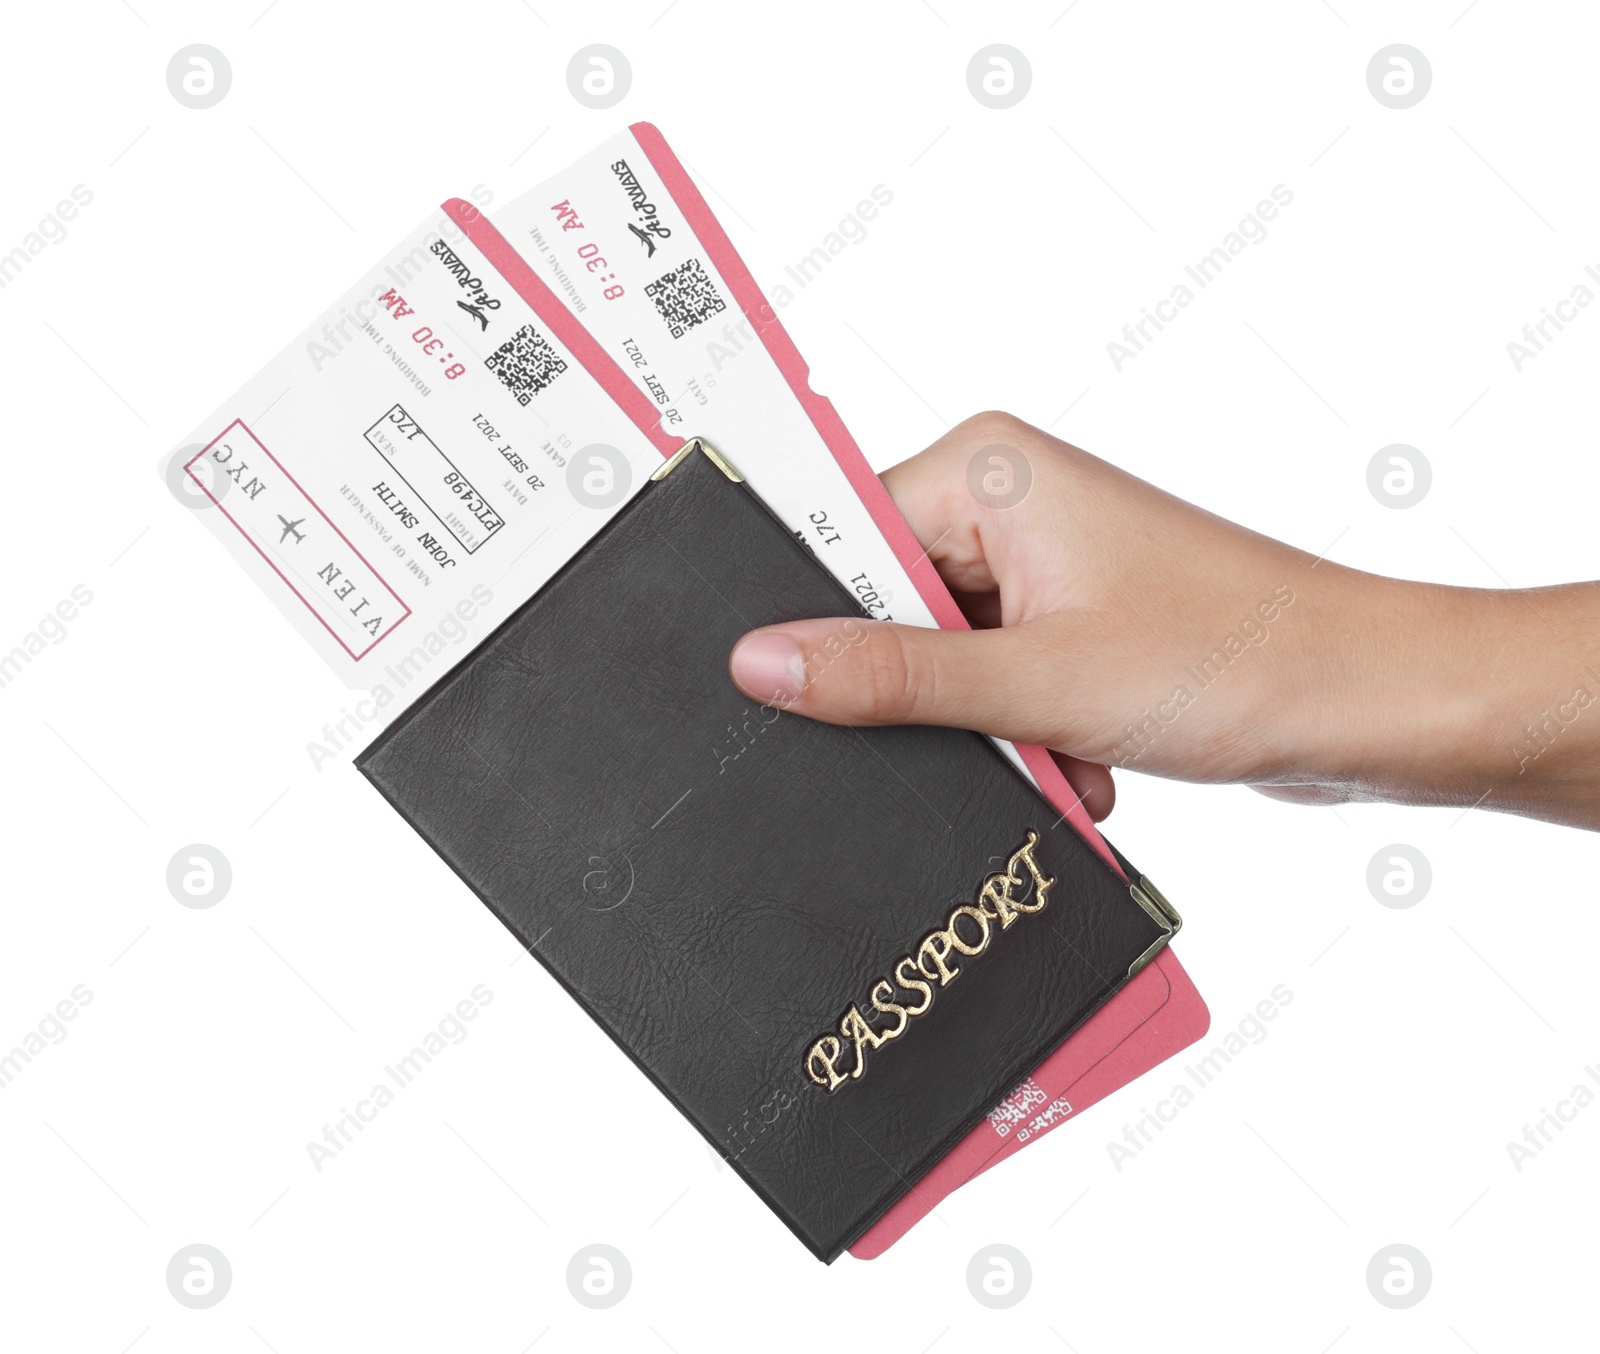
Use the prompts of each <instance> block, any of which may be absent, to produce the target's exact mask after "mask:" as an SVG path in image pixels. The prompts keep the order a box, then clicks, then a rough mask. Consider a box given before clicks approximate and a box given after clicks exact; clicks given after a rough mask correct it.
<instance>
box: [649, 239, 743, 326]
mask: <svg viewBox="0 0 1600 1354" xmlns="http://www.w3.org/2000/svg"><path fill="white" fill-rule="evenodd" d="M644 294H645V295H646V296H648V297H649V298H650V299H651V300H652V301H654V302H655V303H656V311H657V313H658V314H659V315H660V316H661V318H662V319H663V320H665V321H666V322H667V330H668V332H669V333H670V334H671V335H672V337H673V338H682V337H683V336H684V335H685V334H686V333H688V331H689V330H691V329H693V328H694V327H695V325H697V324H701V323H703V322H704V321H706V320H709V319H710V318H711V317H712V316H713V315H717V314H720V313H721V312H722V311H724V310H726V309H727V308H728V303H727V302H726V301H724V300H723V299H722V297H721V296H719V295H718V294H717V288H716V284H715V283H714V282H712V280H711V274H710V273H708V272H706V269H705V265H704V264H703V263H701V262H700V260H699V259H690V260H689V261H688V262H687V263H684V264H681V265H679V266H678V267H676V268H674V269H673V270H672V271H671V272H670V273H668V274H666V276H664V277H658V278H657V279H656V280H655V281H654V282H652V283H650V284H649V285H648V286H646V287H645V289H644Z"/></svg>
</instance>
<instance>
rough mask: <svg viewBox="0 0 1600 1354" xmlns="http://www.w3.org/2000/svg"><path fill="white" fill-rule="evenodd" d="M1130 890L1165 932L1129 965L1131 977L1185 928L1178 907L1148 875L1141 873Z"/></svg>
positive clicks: (1137, 901)
mask: <svg viewBox="0 0 1600 1354" xmlns="http://www.w3.org/2000/svg"><path fill="white" fill-rule="evenodd" d="M1128 892H1129V894H1130V895H1132V897H1133V901H1134V902H1136V903H1138V904H1139V906H1140V907H1141V908H1142V909H1144V912H1145V914H1146V915H1147V916H1148V917H1149V918H1150V920H1151V921H1153V922H1155V924H1156V925H1157V926H1159V927H1161V928H1162V932H1163V934H1161V935H1159V936H1157V937H1156V939H1155V940H1154V942H1152V944H1151V945H1150V948H1149V949H1147V950H1146V951H1145V952H1144V953H1143V954H1141V955H1140V956H1139V957H1138V958H1137V959H1135V960H1134V961H1133V963H1131V964H1129V965H1128V977H1130V978H1131V977H1133V976H1134V975H1135V974H1136V973H1138V972H1139V970H1140V969H1142V968H1143V967H1144V966H1145V965H1146V964H1148V963H1149V962H1150V961H1151V960H1152V959H1154V958H1155V957H1156V956H1157V955H1158V954H1160V953H1161V951H1162V950H1163V949H1165V948H1166V946H1167V944H1168V942H1169V941H1171V939H1172V938H1173V936H1175V935H1177V934H1178V932H1179V931H1181V930H1182V929H1183V918H1182V917H1180V916H1179V915H1178V909H1177V908H1175V907H1173V905H1172V904H1171V903H1170V902H1168V901H1167V897H1166V895H1165V894H1164V893H1162V892H1161V890H1160V889H1158V888H1157V887H1156V886H1155V885H1154V884H1152V883H1151V882H1150V878H1149V876H1148V875H1140V876H1139V882H1138V883H1137V884H1129V885H1128Z"/></svg>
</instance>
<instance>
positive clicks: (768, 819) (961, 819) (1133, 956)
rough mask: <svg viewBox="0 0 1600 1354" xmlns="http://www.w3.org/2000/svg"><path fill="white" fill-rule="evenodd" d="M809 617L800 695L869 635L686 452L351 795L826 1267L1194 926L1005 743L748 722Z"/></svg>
mask: <svg viewBox="0 0 1600 1354" xmlns="http://www.w3.org/2000/svg"><path fill="white" fill-rule="evenodd" d="M816 616H839V617H841V618H842V619H841V620H840V622H839V624H838V626H837V628H836V631H835V633H834V634H833V635H831V636H830V637H829V638H828V640H826V641H825V642H823V643H821V644H819V645H818V646H817V648H816V650H815V651H814V652H813V653H811V654H809V655H807V656H806V673H805V680H807V681H809V680H813V679H814V678H815V677H816V676H818V675H820V674H821V673H822V672H824V671H825V670H826V669H827V668H828V667H829V666H831V665H832V664H835V663H840V664H848V663H849V662H850V661H851V659H852V657H853V656H854V655H853V648H854V646H855V645H858V644H859V643H860V642H861V639H862V638H863V637H864V635H865V634H866V627H867V626H868V625H869V624H870V623H871V622H870V620H869V618H868V617H867V616H866V615H865V614H864V613H863V612H862V611H861V609H860V607H859V606H858V604H857V602H856V599H854V598H853V597H851V595H850V594H849V593H848V592H847V591H846V590H845V589H844V588H843V587H842V586H841V585H840V584H839V583H838V582H836V581H835V580H834V578H833V577H832V576H831V575H830V574H829V573H828V571H827V570H826V569H824V568H823V567H822V566H821V565H820V564H819V563H818V562H817V561H816V559H815V558H814V556H813V554H812V552H811V549H810V548H809V546H808V545H807V544H805V543H804V542H803V541H802V540H799V539H797V538H796V536H795V535H794V534H792V533H791V532H790V531H789V529H788V528H787V527H785V526H784V525H783V523H782V522H781V521H779V520H778V519H777V518H776V517H775V516H773V515H772V513H771V512H769V511H768V509H767V508H766V506H765V505H764V504H763V503H762V502H761V501H760V499H759V498H757V497H756V495H755V494H754V493H753V492H752V491H751V490H750V488H749V487H748V486H747V485H745V484H744V483H743V481H742V479H741V478H740V477H739V474H738V471H737V469H736V467H734V466H731V465H729V464H728V462H727V461H726V460H724V459H723V458H722V457H720V456H718V455H717V453H716V452H715V451H714V450H713V449H711V448H710V447H709V446H707V445H706V444H704V443H702V442H699V441H691V442H689V443H686V444H685V446H684V447H683V448H682V450H681V451H679V452H678V453H677V455H675V456H673V457H672V458H671V459H670V460H668V461H667V462H665V464H663V465H662V467H661V468H660V469H659V470H658V471H656V473H655V474H654V475H653V476H652V477H651V479H650V481H649V482H647V483H646V484H645V485H644V486H643V488H642V489H641V490H640V491H639V492H638V494H637V495H636V496H635V497H634V498H633V499H632V501H631V502H629V503H628V504H627V506H626V507H624V508H623V509H622V510H621V511H620V512H618V513H617V514H616V515H615V516H614V517H613V518H612V519H611V520H610V521H609V522H608V523H607V524H606V525H605V526H604V527H603V528H602V529H601V530H600V531H599V532H598V533H597V534H596V535H594V536H593V538H592V539H591V540H590V541H589V543H588V544H587V545H586V546H585V547H584V548H583V549H582V550H581V551H580V552H579V553H578V554H576V555H575V556H574V557H573V558H572V559H571V560H570V561H569V563H568V564H567V565H566V566H565V567H564V568H563V569H562V570H561V571H560V572H559V573H557V574H556V575H555V576H554V577H552V578H551V579H550V581H549V582H548V583H546V584H545V585H544V586H543V587H542V588H541V589H540V590H539V591H538V592H537V593H536V594H535V595H534V596H532V597H531V598H530V599H529V600H528V601H527V602H525V603H524V604H523V605H521V606H520V607H519V608H517V609H516V610H515V611H514V612H513V613H512V614H511V615H510V616H509V617H508V618H507V619H506V620H505V622H504V623H503V624H501V625H500V626H499V628H497V629H496V630H495V631H494V632H493V633H491V634H490V635H489V636H488V637H486V638H485V639H484V640H483V641H482V643H481V644H480V645H479V646H478V647H477V648H476V649H475V650H474V651H473V652H472V653H471V654H470V655H469V656H468V657H467V658H466V659H465V660H463V661H462V662H461V663H460V664H458V665H457V666H456V667H455V669H454V670H453V671H452V672H451V673H450V674H449V675H448V676H447V677H445V678H444V679H442V680H441V681H440V682H439V683H438V684H437V685H436V686H435V687H434V688H433V689H432V690H431V691H430V692H428V693H427V694H426V695H425V696H423V697H422V698H421V699H419V700H418V701H417V702H416V703H415V704H414V705H413V706H412V707H411V708H410V709H409V710H408V711H407V712H406V713H405V714H404V715H402V716H401V717H400V718H399V719H398V720H396V721H395V723H394V724H393V725H391V726H390V727H389V729H387V730H386V731H385V732H384V733H383V734H382V735H381V736H380V737H379V738H378V739H377V740H376V741H375V742H374V743H373V744H372V745H371V746H370V747H369V748H368V749H367V750H366V751H365V752H364V753H362V754H361V756H360V757H359V758H358V759H357V765H358V767H359V768H360V770H361V771H362V772H363V774H364V775H365V776H366V777H367V778H368V779H369V780H370V781H371V782H372V784H373V785H374V786H375V787H376V788H377V789H378V791H379V792H380V793H381V794H383V796H384V797H385V798H386V799H387V800H388V801H389V802H390V804H391V805H392V806H393V807H394V808H395V809H396V810H397V812H398V814H399V815H400V817H401V818H403V819H404V820H405V822H406V823H409V825H410V826H411V827H412V828H413V829H414V830H415V831H417V832H418V833H419V834H420V835H421V836H422V837H423V838H424V840H426V841H427V842H428V843H429V845H430V846H432V847H433V849H434V850H435V851H437V852H438V853H439V855H440V856H441V857H442V858H443V859H444V860H445V862H446V863H447V864H449V865H450V867H451V868H452V869H453V870H454V871H455V873H456V874H457V875H458V876H460V878H461V879H462V880H463V881H464V883H465V884H466V885H467V886H468V887H470V888H471V889H472V890H473V892H474V893H476V894H477V896H478V897H479V899H481V900H482V902H483V903H484V904H485V905H486V906H487V907H488V908H489V909H490V910H491V911H492V912H493V913H494V914H495V915H496V916H497V917H499V919H500V920H501V921H502V922H503V923H504V924H505V925H506V926H507V927H508V928H509V929H510V930H511V932H512V933H513V934H514V935H515V936H516V937H517V939H518V941H519V942H520V943H521V944H522V945H523V946H524V947H525V948H527V949H528V950H529V952H530V953H531V954H533V956H534V957H535V958H536V959H538V960H539V961H540V963H541V964H543V965H544V966H545V968H546V969H548V970H549V972H550V973H551V974H552V975H553V976H554V977H555V978H556V980H557V981H558V982H560V983H561V984H562V986H563V987H564V988H565V989H566V990H567V992H568V993H569V994H570V995H571V996H572V997H573V999H574V1001H575V1002H576V1004H577V1006H578V1007H580V1008H581V1009H582V1010H583V1011H584V1012H585V1013H587V1015H588V1016H589V1017H590V1018H591V1019H593V1020H594V1021H596V1022H597V1023H598V1024H599V1025H600V1026H601V1028H602V1029H604V1030H605V1032H606V1033H607V1034H608V1035H609V1036H610V1037H611V1038H612V1039H613V1040H614V1041H615V1042H616V1043H617V1044H618V1046H619V1047H620V1048H621V1049H622V1050H623V1051H624V1052H625V1053H626V1054H627V1055H628V1056H629V1057H630V1058H631V1059H632V1060H633V1062H634V1063H635V1065H636V1066H637V1067H638V1068H639V1070H640V1071H641V1072H642V1073H643V1074H644V1075H645V1076H646V1077H647V1078H649V1079H650V1081H652V1082H653V1083H654V1084H655V1085H656V1087H657V1088H658V1089H659V1090H660V1091H661V1093H662V1094H664V1095H666V1096H667V1097H668V1098H669V1099H670V1100H671V1101H672V1103H673V1104H674V1105H675V1106H676V1107H677V1108H678V1110H679V1111H680V1112H681V1113H683V1114H684V1115H685V1116H686V1117H687V1118H688V1119H689V1120H690V1121H691V1122H692V1123H693V1124H694V1125H695V1127H696V1128H697V1129H698V1130H699V1131H700V1132H701V1133H702V1134H703V1135H704V1136H705V1137H706V1139H707V1140H708V1141H709V1142H710V1143H711V1144H712V1145H713V1147H714V1148H715V1149H716V1150H717V1151H718V1152H719V1153H720V1154H721V1155H722V1156H723V1157H724V1158H725V1159H726V1160H727V1161H728V1162H729V1164H730V1165H731V1166H732V1168H733V1169H734V1170H735V1171H737V1172H738V1174H739V1175H740V1176H741V1177H742V1178H743V1179H744V1180H745V1181H746V1183H747V1184H749V1185H750V1187H751V1188H752V1189H753V1190H754V1192H755V1193H756V1194H757V1195H758V1196H759V1197H760V1198H761V1199H762V1200H763V1201H764V1202H765V1203H766V1204H767V1205H768V1207H769V1208H770V1209H771V1210H772V1211H773V1212H774V1213H775V1214H776V1215H777V1216H778V1217H779V1218H780V1219H781V1220H782V1221H783V1222H784V1223H785V1224H786V1225H787V1226H788V1227H789V1228H790V1229H791V1230H792V1231H793V1232H794V1234H795V1235H796V1236H797V1237H798V1238H799V1239H800V1240H801V1241H802V1242H803V1243H804V1244H805V1245H806V1246H807V1247H808V1248H809V1249H810V1250H811V1251H812V1253H813V1254H815V1255H816V1256H817V1257H818V1258H819V1259H821V1260H823V1261H828V1262H831V1261H832V1260H833V1259H834V1258H836V1257H837V1256H838V1255H839V1254H840V1253H841V1252H842V1251H843V1250H845V1249H846V1248H848V1247H849V1246H850V1245H851V1244H852V1243H853V1242H855V1241H856V1240H857V1239H858V1238H860V1237H861V1236H862V1235H863V1233H865V1232H866V1231H867V1229H868V1228H869V1227H871V1226H872V1224H873V1223H874V1222H875V1221H876V1220H877V1219H879V1218H880V1217H881V1216H882V1215H883V1214H884V1213H885V1212H886V1211H887V1210H888V1209H889V1208H890V1207H891V1206H893V1205H894V1204H895V1203H896V1202H897V1201H898V1200H900V1199H901V1198H902V1197H903V1196H905V1195H907V1193H908V1192H912V1193H914V1191H915V1188H916V1187H915V1182H916V1181H917V1180H919V1179H920V1178H921V1177H922V1176H923V1175H924V1174H926V1172H927V1171H928V1170H929V1169H930V1168H931V1167H932V1166H933V1165H934V1164H935V1163H937V1162H938V1161H939V1159H940V1158H941V1157H942V1156H943V1155H944V1154H945V1153H946V1152H947V1151H948V1150H949V1149H950V1148H951V1147H952V1146H953V1145H954V1144H955V1143H957V1142H958V1141H959V1140H960V1139H961V1138H962V1137H963V1136H964V1135H965V1134H966V1133H967V1132H968V1131H969V1130H970V1129H971V1128H972V1127H973V1126H974V1125H975V1124H977V1123H978V1122H979V1121H981V1120H982V1119H983V1118H984V1116H985V1114H986V1113H987V1112H989V1111H990V1110H991V1109H992V1108H993V1107H994V1106H995V1105H996V1104H997V1103H999V1102H1000V1101H1002V1100H1004V1099H1005V1097H1006V1096H1007V1095H1008V1094H1009V1093H1010V1092H1011V1091H1012V1090H1013V1089H1014V1088H1015V1087H1016V1086H1017V1084H1018V1083H1019V1082H1021V1081H1022V1080H1023V1079H1024V1078H1026V1077H1027V1075H1028V1074H1029V1073H1030V1072H1031V1071H1032V1070H1033V1069H1034V1068H1035V1067H1037V1066H1038V1065H1039V1064H1040V1063H1041V1062H1043V1061H1044V1059H1045V1058H1046V1057H1047V1056H1048V1055H1049V1054H1050V1053H1051V1052H1052V1051H1053V1050H1055V1049H1056V1048H1057V1047H1058V1046H1059V1045H1060V1044H1061V1043H1062V1041H1063V1040H1064V1039H1066V1038H1067V1036H1068V1035H1069V1034H1071V1033H1072V1031H1074V1030H1075V1029H1077V1028H1078V1027H1079V1026H1080V1025H1082V1024H1083V1023H1084V1022H1085V1021H1086V1020H1087V1019H1088V1018H1089V1017H1090V1016H1091V1015H1092V1014H1093V1013H1094V1012H1095V1011H1096V1010H1097V1009H1098V1008H1100V1007H1101V1006H1102V1005H1103V1004H1104V1003H1105V1002H1106V1001H1107V1000H1108V999H1109V998H1111V997H1112V996H1113V995H1114V994H1115V993H1116V992H1117V991H1118V989H1119V988H1121V987H1122V985H1123V984H1124V983H1126V982H1127V981H1128V979H1129V978H1130V977H1132V976H1133V975H1135V974H1136V973H1138V972H1139V971H1140V970H1141V969H1142V968H1143V967H1144V966H1145V965H1146V964H1148V963H1149V962H1150V961H1151V960H1152V959H1153V958H1154V957H1155V956H1156V955H1157V954H1158V953H1159V952H1160V950H1161V949H1162V947H1163V946H1164V945H1165V944H1166V943H1167V941H1168V940H1169V939H1170V937H1171V936H1172V935H1173V934H1174V933H1175V932H1176V930H1177V929H1178V926H1179V925H1180V924H1181V923H1180V921H1179V919H1178V916H1177V914H1176V912H1175V911H1174V910H1173V909H1172V908H1171V905H1170V904H1168V903H1167V902H1166V900H1165V899H1164V898H1163V897H1162V896H1161V895H1160V893H1159V892H1158V891H1157V890H1156V889H1155V888H1154V887H1153V886H1152V885H1151V884H1150V883H1149V881H1148V880H1146V879H1144V878H1143V877H1142V876H1139V875H1138V873H1137V872H1136V871H1131V870H1130V871H1129V877H1130V879H1132V880H1134V881H1135V882H1132V883H1130V882H1129V881H1128V880H1125V879H1123V878H1122V877H1121V876H1120V875H1118V874H1117V872H1116V871H1115V870H1113V869H1112V868H1111V867H1110V866H1109V865H1108V864H1106V862H1105V861H1104V860H1103V859H1102V858H1101V857H1100V856H1099V855H1098V854H1097V853H1096V852H1095V851H1094V850H1093V849H1092V848H1090V847H1089V846H1088V845H1087V844H1086V843H1085V842H1084V841H1083V840H1082V838H1081V837H1079V835H1078V834H1077V832H1076V831H1075V830H1074V829H1073V827H1072V826H1071V825H1069V824H1068V823H1066V822H1064V821H1063V818H1062V816H1061V815H1059V814H1058V813H1057V812H1056V811H1055V810H1054V809H1053V808H1052V807H1051V805H1050V804H1049V803H1048V802H1047V801H1046V800H1045V799H1044V798H1043V797H1042V796H1041V795H1040V794H1039V793H1038V791H1037V790H1035V789H1034V788H1033V787H1032V786H1031V785H1030V784H1029V783H1028V782H1027V781H1026V780H1025V779H1024V778H1023V777H1022V776H1021V775H1020V774H1019V773H1018V772H1017V771H1016V770H1015V769H1014V768H1013V767H1012V765H1011V764H1010V763H1009V762H1008V761H1007V760H1006V758H1005V757H1004V756H1003V755H1002V754H1001V753H1000V752H998V751H997V750H996V749H995V748H994V746H993V745H992V744H991V743H990V742H989V741H988V740H987V739H985V738H983V737H982V736H980V735H978V734H976V733H970V732H966V731H963V730H956V729H943V728H929V727H906V728H870V729H857V728H847V727H837V726H831V725H825V724H819V723H815V722H812V721H809V720H806V719H803V718H801V717H799V716H797V715H794V714H792V713H789V712H788V711H787V710H786V709H784V708H783V707H784V705H785V703H786V702H784V701H781V700H780V701H776V702H774V703H772V704H770V705H757V704H754V703H752V702H750V701H749V700H748V699H747V698H746V697H744V696H743V695H742V694H741V693H740V692H739V691H738V689H737V688H736V687H735V686H734V685H733V683H732V681H731V679H730V678H729V676H728V670H727V662H728V654H729V652H730V651H731V649H732V647H733V645H734V643H735V642H736V641H737V639H738V638H739V637H740V636H741V635H743V634H744V633H745V632H746V631H748V630H751V629H753V628H756V627H758V626H762V625H769V624H775V623H778V622H782V621H790V620H798V619H802V618H810V617H816ZM397 830H398V825H397ZM574 1018H576V1013H574ZM553 1033H554V1035H555V1037H559V1031H555V1032H553ZM529 1061H530V1064H532V1063H535V1062H536V1061H537V1058H536V1051H534V1050H530V1057H529ZM561 1089H563V1090H564V1091H565V1092H568V1093H570V1092H572V1091H575V1090H578V1089H580V1088H574V1087H568V1088H561Z"/></svg>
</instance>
